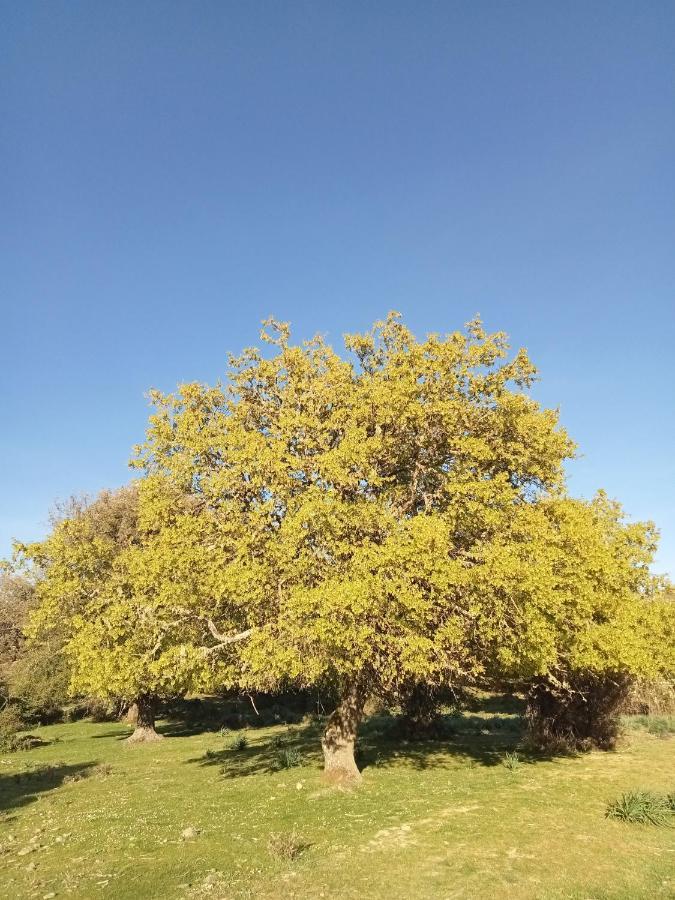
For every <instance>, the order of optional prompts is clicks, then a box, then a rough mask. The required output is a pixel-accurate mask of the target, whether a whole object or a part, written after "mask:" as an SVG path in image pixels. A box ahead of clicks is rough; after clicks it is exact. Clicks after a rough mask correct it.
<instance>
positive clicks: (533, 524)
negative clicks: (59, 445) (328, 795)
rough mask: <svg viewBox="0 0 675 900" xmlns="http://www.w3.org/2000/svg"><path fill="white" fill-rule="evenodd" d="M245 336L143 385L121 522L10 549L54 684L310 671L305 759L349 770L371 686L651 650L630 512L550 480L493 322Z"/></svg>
mask: <svg viewBox="0 0 675 900" xmlns="http://www.w3.org/2000/svg"><path fill="white" fill-rule="evenodd" d="M262 337H263V340H264V341H265V342H266V343H267V345H268V348H269V349H268V351H266V352H263V351H261V350H259V349H248V350H246V351H244V352H243V353H242V354H241V355H240V356H238V357H231V358H230V369H229V373H228V378H227V381H226V382H225V383H222V384H217V385H215V386H207V385H202V384H197V383H190V384H183V385H181V386H179V388H178V390H177V391H176V392H175V393H173V394H162V393H160V392H157V391H155V392H153V393H152V395H151V397H152V402H153V404H154V407H155V409H154V412H153V414H152V415H151V417H150V421H149V426H148V431H147V436H146V440H145V442H144V443H143V444H141V445H140V446H139V447H138V448H137V452H136V456H135V460H134V465H135V466H137V467H138V468H139V469H140V470H141V471H142V477H141V478H140V480H139V481H138V482H137V483H136V484H135V486H134V487H132V488H129V489H127V490H128V492H129V493H128V494H121V495H119V496H120V497H124V498H125V502H127V501H129V500H130V498H132V497H133V508H134V513H133V527H132V528H128V527H127V528H126V529H121V526H119V522H122V521H125V522H126V521H127V519H125V518H124V516H122V517H121V518H119V517H118V518H115V517H114V516H113V520H114V521H115V522H117V523H118V526H119V527H118V526H116V527H117V530H115V528H114V527H113V528H112V531H111V528H110V527H109V523H108V526H106V527H108V530H107V531H106V530H105V527H104V526H103V524H102V522H103V519H101V518H99V520H97V522H98V524H95V523H93V520H92V518H91V514H89V516H87V515H84V516H80V517H79V518H78V517H75V518H74V519H66V520H65V521H64V522H61V523H59V524H58V525H57V527H56V528H55V529H54V531H53V533H52V535H51V536H50V537H49V538H48V539H47V541H45V542H43V543H42V544H39V545H33V546H32V547H29V548H27V549H26V551H25V552H26V554H27V555H28V556H29V557H30V558H32V559H33V560H34V561H35V562H36V563H37V564H38V565H40V566H41V567H42V568H43V570H44V573H45V578H44V580H43V581H42V583H41V585H40V587H39V595H40V598H41V608H40V612H39V614H38V616H37V618H36V622H42V623H44V622H45V621H48V620H49V618H50V616H51V617H52V618H54V617H55V616H63V615H65V616H66V617H67V618H68V619H69V621H70V622H71V632H70V639H69V643H68V652H69V654H70V656H71V658H72V660H73V662H74V665H75V675H74V685H75V686H79V687H82V688H85V687H86V689H87V690H90V691H93V692H98V693H105V692H113V693H116V694H118V695H121V696H126V697H129V698H131V697H134V696H137V695H139V694H142V693H158V694H161V693H167V692H171V691H180V690H187V689H191V688H197V687H201V688H204V687H213V686H217V685H239V686H242V687H246V688H249V689H253V690H262V689H271V688H274V687H277V686H279V685H280V684H284V683H289V682H290V683H294V684H298V685H310V684H315V683H316V682H318V681H322V680H324V681H330V682H331V683H333V684H334V685H335V686H336V687H337V688H338V689H339V690H340V691H341V694H342V700H341V702H340V703H339V704H338V708H337V709H336V712H335V714H334V716H333V718H332V719H331V721H330V722H329V725H328V728H327V732H326V736H325V738H324V752H325V758H326V765H327V767H328V768H329V769H335V770H337V771H338V772H342V773H345V772H346V773H347V774H351V775H354V774H356V769H355V765H354V762H353V744H354V739H355V731H356V727H357V725H358V720H359V718H360V716H361V714H362V709H363V704H364V702H365V699H366V697H367V696H368V695H370V694H372V693H379V694H383V695H392V694H395V693H396V692H397V691H398V690H399V689H400V687H401V686H402V685H403V684H405V683H409V682H410V681H411V680H412V681H418V682H425V683H432V684H434V683H435V684H441V683H447V682H448V681H461V680H465V679H467V678H471V677H475V676H477V675H480V674H483V673H491V674H496V673H499V674H502V675H503V674H510V675H515V676H529V675H534V674H537V673H543V672H548V671H552V670H555V669H556V668H563V667H566V666H567V667H569V666H572V667H579V666H582V667H587V668H589V667H590V668H596V669H599V670H609V669H612V668H621V669H627V670H630V671H636V672H643V671H651V670H654V669H656V668H659V667H661V668H663V667H665V666H667V665H669V664H670V663H668V661H667V660H666V658H665V656H664V654H660V655H659V654H653V653H652V652H651V650H650V636H652V637H653V635H654V634H657V633H660V632H659V629H663V627H665V626H664V624H663V623H664V621H665V620H666V619H667V618H668V617H669V616H670V615H671V613H670V609H669V608H666V607H663V608H661V607H658V605H655V603H654V601H653V597H654V595H655V594H657V593H658V588H659V585H658V583H657V581H656V580H655V579H654V578H653V577H652V576H651V575H650V574H649V568H648V566H649V562H650V560H651V558H652V555H653V551H654V546H655V532H654V529H653V526H651V525H649V524H627V523H626V522H624V521H623V519H622V514H621V510H620V508H619V507H618V506H617V505H616V504H615V503H612V502H610V501H609V500H608V499H607V498H606V497H605V496H604V495H602V494H600V495H598V497H597V498H596V499H595V500H593V501H591V502H583V501H579V500H573V499H571V498H569V497H568V496H567V495H566V492H565V483H564V468H563V467H564V463H565V461H566V460H567V459H570V458H571V457H572V456H573V454H574V445H573V443H572V441H571V440H570V438H569V437H568V435H567V434H566V432H565V430H564V429H563V428H562V427H561V426H560V424H559V421H558V413H557V411H555V410H549V409H543V408H541V406H540V405H539V404H538V403H537V402H536V401H535V400H534V399H532V397H531V396H529V394H528V389H529V388H530V387H531V385H532V382H533V380H534V378H535V376H536V371H535V368H534V366H533V365H532V363H531V362H530V360H529V358H528V356H527V353H526V352H525V351H524V350H520V351H518V352H517V353H515V354H514V355H512V356H509V346H508V342H507V339H506V336H505V335H504V334H503V333H501V332H499V333H495V334H489V333H487V332H486V331H485V329H484V328H483V326H482V324H481V322H480V321H479V320H475V321H473V322H471V323H469V325H468V326H467V328H466V330H465V331H462V332H455V333H452V334H449V335H446V336H439V335H429V336H428V337H427V338H426V339H424V340H417V339H416V338H415V337H414V336H413V335H412V333H411V332H410V331H409V330H408V329H407V328H406V327H405V326H404V324H403V323H402V321H401V319H400V317H399V316H398V315H397V314H390V315H389V317H388V318H387V319H386V320H385V321H383V322H379V323H376V325H375V326H374V327H373V328H372V329H371V330H370V331H368V332H367V333H365V334H356V335H348V336H346V339H345V350H346V354H345V355H344V356H341V355H339V354H338V353H336V352H335V351H334V350H333V349H332V348H331V347H330V346H329V345H328V344H327V343H326V341H325V340H324V339H323V338H321V337H316V338H314V339H312V340H310V341H305V342H303V343H301V344H292V343H291V340H290V329H289V327H288V325H287V324H285V323H280V322H275V321H273V320H270V321H268V322H266V323H265V328H264V330H263V332H262ZM127 505H128V504H127ZM103 518H105V517H103ZM657 610H658V612H657ZM664 610H666V611H665V612H664ZM651 643H653V640H652V641H651ZM671 663H672V660H671Z"/></svg>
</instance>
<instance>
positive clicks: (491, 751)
mask: <svg viewBox="0 0 675 900" xmlns="http://www.w3.org/2000/svg"><path fill="white" fill-rule="evenodd" d="M399 724H400V719H399V718H397V717H394V716H371V717H370V718H369V719H367V720H366V721H365V722H364V723H363V725H362V727H361V729H360V733H359V739H358V745H357V764H358V766H359V768H360V769H362V770H363V769H368V768H373V767H376V768H385V767H389V766H398V765H407V766H412V767H413V768H415V769H419V770H423V769H432V768H446V769H448V770H450V769H456V768H457V766H458V765H460V766H463V765H469V766H497V765H502V764H503V763H504V762H505V758H506V754H507V753H513V752H514V751H517V753H518V761H519V762H522V763H536V762H542V761H546V760H551V759H552V758H553V755H551V754H547V753H541V752H537V751H534V750H531V749H529V748H528V747H527V746H526V745H525V744H524V742H523V738H524V735H525V729H524V722H523V719H522V717H519V716H513V715H512V713H511V712H510V711H509V715H508V716H500V715H499V714H495V715H492V716H479V715H475V714H467V713H464V714H459V713H451V714H448V715H446V716H442V717H441V723H440V729H439V733H440V734H441V736H439V737H435V738H433V739H426V740H410V739H404V738H402V737H401V735H400V731H399V727H398V726H399ZM321 731H322V725H321V723H311V724H305V725H299V726H292V727H290V728H288V729H286V731H285V732H279V733H277V734H276V735H273V736H270V737H267V736H266V737H254V738H253V739H252V740H251V742H250V743H247V744H246V745H245V746H239V747H237V745H236V742H235V743H234V744H233V745H232V746H230V747H223V749H220V750H209V751H207V752H206V753H205V754H204V755H203V756H200V757H193V758H192V759H189V760H187V762H189V763H192V764H197V765H200V766H205V767H217V768H218V769H219V771H220V774H221V775H222V776H223V777H225V778H240V777H246V776H248V775H261V774H264V773H270V772H278V771H282V770H283V769H285V768H292V767H295V766H296V765H305V766H306V765H316V766H317V767H319V766H320V764H321V750H320V737H321Z"/></svg>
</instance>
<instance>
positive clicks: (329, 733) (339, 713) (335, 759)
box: [321, 682, 366, 782]
mask: <svg viewBox="0 0 675 900" xmlns="http://www.w3.org/2000/svg"><path fill="white" fill-rule="evenodd" d="M365 702H366V692H365V690H364V689H363V686H362V685H360V684H359V683H358V682H352V683H351V684H349V685H348V686H347V688H346V690H345V692H344V694H343V695H342V699H341V700H340V702H339V703H338V705H337V707H336V708H335V711H334V713H333V715H332V716H331V717H330V719H329V720H328V724H327V726H326V730H325V732H324V734H323V738H322V739H321V747H322V749H323V760H324V775H326V776H327V777H328V778H330V779H331V780H335V781H351V782H356V781H360V779H361V773H360V772H359V770H358V767H357V765H356V760H355V759H354V745H355V743H356V734H357V730H358V727H359V723H360V722H361V718H362V717H363V707H364V704H365Z"/></svg>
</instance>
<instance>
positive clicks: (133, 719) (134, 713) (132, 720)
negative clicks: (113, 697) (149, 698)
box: [122, 702, 138, 725]
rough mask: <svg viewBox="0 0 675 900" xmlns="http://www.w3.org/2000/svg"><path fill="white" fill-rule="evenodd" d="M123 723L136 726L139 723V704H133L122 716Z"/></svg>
mask: <svg viewBox="0 0 675 900" xmlns="http://www.w3.org/2000/svg"><path fill="white" fill-rule="evenodd" d="M122 721H123V722H125V723H126V724H127V725H135V724H136V723H137V722H138V703H136V702H134V703H132V704H131V705H130V706H129V708H128V709H127V711H126V712H125V713H124V715H123V716H122Z"/></svg>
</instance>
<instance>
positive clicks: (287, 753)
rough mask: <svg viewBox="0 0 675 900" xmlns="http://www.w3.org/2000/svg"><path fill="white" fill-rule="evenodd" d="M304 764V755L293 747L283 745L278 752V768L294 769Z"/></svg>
mask: <svg viewBox="0 0 675 900" xmlns="http://www.w3.org/2000/svg"><path fill="white" fill-rule="evenodd" d="M301 765H302V757H301V756H300V754H299V753H298V751H297V750H294V749H293V747H282V748H281V749H280V750H279V751H278V752H277V759H276V767H277V768H278V769H294V768H295V767H296V766H301Z"/></svg>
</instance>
